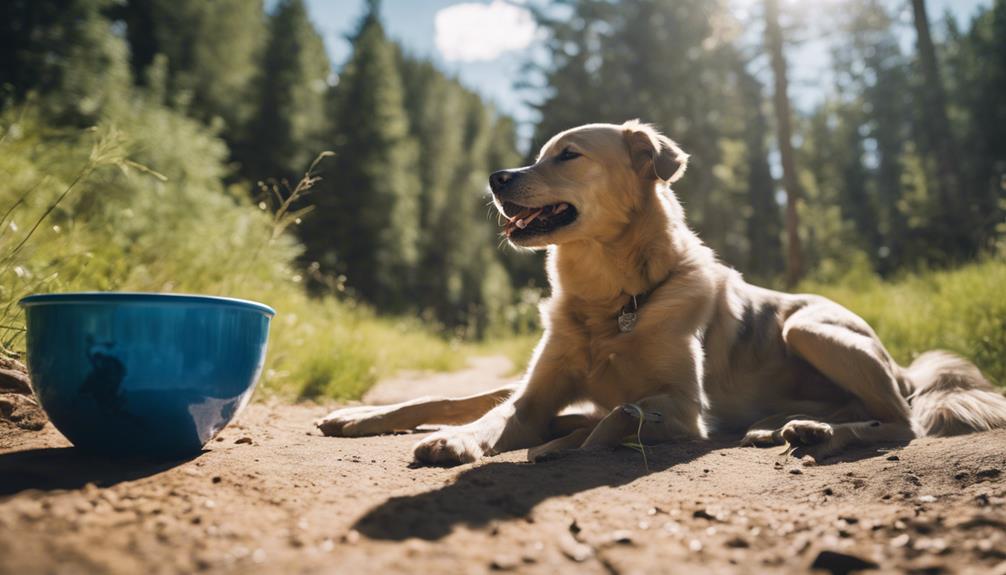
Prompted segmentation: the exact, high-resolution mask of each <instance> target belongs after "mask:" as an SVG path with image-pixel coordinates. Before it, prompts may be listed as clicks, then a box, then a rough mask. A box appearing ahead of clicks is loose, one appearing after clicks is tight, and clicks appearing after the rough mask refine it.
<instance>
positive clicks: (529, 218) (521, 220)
mask: <svg viewBox="0 0 1006 575" xmlns="http://www.w3.org/2000/svg"><path fill="white" fill-rule="evenodd" d="M568 207H569V205H568V204H566V203H561V204H558V205H548V206H545V207H542V208H524V209H523V210H522V211H521V212H520V213H518V214H517V215H515V216H513V217H511V218H509V219H508V220H507V222H506V224H504V225H503V233H505V234H506V236H507V237H510V234H512V233H513V230H514V228H518V229H522V230H523V229H524V228H526V227H527V226H528V225H529V224H530V223H531V222H533V221H535V220H536V219H537V218H538V217H539V216H544V217H545V218H548V217H549V216H551V215H552V214H558V213H561V212H564V211H566V208H568Z"/></svg>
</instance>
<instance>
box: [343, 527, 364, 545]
mask: <svg viewBox="0 0 1006 575" xmlns="http://www.w3.org/2000/svg"><path fill="white" fill-rule="evenodd" d="M342 542H343V543H346V544H348V545H356V544H357V543H359V542H360V532H359V531H357V530H356V529H350V530H349V531H347V532H346V534H345V535H343V536H342Z"/></svg>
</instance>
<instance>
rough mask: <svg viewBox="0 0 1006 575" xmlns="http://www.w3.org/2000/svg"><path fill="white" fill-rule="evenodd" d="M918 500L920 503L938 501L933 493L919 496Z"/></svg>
mask: <svg viewBox="0 0 1006 575" xmlns="http://www.w3.org/2000/svg"><path fill="white" fill-rule="evenodd" d="M918 502H919V503H935V502H936V497H935V496H933V495H920V496H919V497H918Z"/></svg>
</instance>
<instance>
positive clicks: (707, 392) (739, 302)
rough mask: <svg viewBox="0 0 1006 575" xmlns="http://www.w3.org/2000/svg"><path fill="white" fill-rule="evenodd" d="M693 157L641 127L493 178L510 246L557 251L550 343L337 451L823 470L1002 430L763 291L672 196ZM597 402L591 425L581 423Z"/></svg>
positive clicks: (941, 371) (877, 346) (587, 136)
mask: <svg viewBox="0 0 1006 575" xmlns="http://www.w3.org/2000/svg"><path fill="white" fill-rule="evenodd" d="M687 162H688V156H687V154H685V153H684V152H683V151H682V150H681V148H680V147H678V145H677V144H675V143H674V142H673V141H672V140H671V139H669V138H667V137H666V136H664V135H662V134H660V133H659V132H658V131H657V130H656V129H654V128H653V127H652V126H650V125H647V124H642V123H640V122H638V121H631V122H627V123H625V124H621V125H616V124H590V125H586V126H581V127H578V128H574V129H571V130H568V131H565V132H562V133H560V134H558V135H557V136H555V137H553V138H552V139H551V140H550V141H549V142H548V143H546V144H545V146H544V147H543V148H542V149H541V152H540V154H539V156H538V158H537V160H536V162H535V163H534V164H532V165H529V166H526V167H522V168H517V169H510V170H502V171H498V172H495V173H493V174H492V175H491V176H490V178H489V186H490V188H491V191H492V195H493V201H494V203H495V205H496V208H497V209H498V210H499V212H500V213H501V214H502V215H503V219H504V220H505V222H504V224H503V234H504V235H505V237H506V239H507V240H508V241H509V242H510V243H511V244H512V245H514V246H516V247H518V248H530V249H543V248H544V249H547V250H548V258H547V271H548V277H549V282H550V285H551V297H550V298H549V299H548V300H547V301H546V302H545V303H544V304H542V308H541V314H542V320H543V324H544V335H543V336H542V338H541V341H540V342H539V343H538V345H537V347H536V349H535V352H534V355H533V358H532V360H531V362H530V366H529V367H528V369H527V372H526V374H525V375H524V377H523V380H522V381H521V383H520V384H518V385H514V386H509V387H505V388H502V389H498V390H494V391H491V392H488V393H483V394H478V395H473V396H470V397H465V398H458V399H419V400H415V401H411V402H406V403H402V404H397V405H390V406H363V407H350V408H344V409H339V410H336V411H334V412H332V413H330V414H329V415H328V416H326V417H325V418H323V419H321V420H320V421H318V422H317V425H318V427H319V428H320V429H321V431H322V432H323V433H324V434H325V435H334V436H361V435H373V434H382V433H388V432H393V431H398V430H411V429H415V428H417V427H419V426H423V425H441V426H446V427H442V428H440V429H439V430H438V431H436V432H435V433H432V434H431V435H428V436H427V437H425V438H424V439H422V440H421V441H419V443H418V444H417V445H416V447H415V450H414V454H415V459H416V462H418V463H420V464H432V465H454V464H460V463H468V462H473V461H476V460H478V459H480V458H482V457H483V456H487V455H493V454H497V453H501V452H505V451H511V450H518V449H528V457H529V459H530V460H532V461H537V460H540V459H543V458H548V457H552V456H555V455H556V454H560V453H562V452H564V451H566V450H570V449H576V448H589V447H593V446H611V445H618V444H620V443H622V442H623V441H624V440H625V438H626V437H627V436H637V435H638V437H639V439H640V440H641V441H642V442H643V443H647V444H651V443H655V442H662V441H680V440H693V439H700V438H707V437H710V436H711V435H731V434H733V435H734V437H742V439H741V440H740V443H741V445H751V446H772V445H783V444H788V445H789V446H790V448H792V449H793V450H794V451H799V453H801V454H805V455H807V456H810V457H812V458H814V459H816V460H820V459H823V458H827V457H830V456H833V455H835V454H837V453H839V452H840V451H842V450H843V449H844V448H846V447H847V446H849V445H852V444H860V445H863V444H873V443H879V442H901V443H906V442H909V441H911V440H912V439H914V438H916V437H919V436H922V435H952V434H962V433H970V432H977V431H984V430H989V429H993V428H1002V427H1006V398H1004V397H1003V396H1002V395H1001V394H999V393H998V392H997V391H996V389H995V388H994V387H993V386H992V385H991V384H990V383H989V382H988V381H987V380H986V379H985V378H984V377H983V376H982V374H981V372H980V371H979V370H978V368H977V367H975V366H974V365H973V364H971V363H970V362H968V361H966V360H964V359H963V358H960V357H957V356H955V355H953V354H950V353H947V352H943V351H931V352H927V353H924V354H922V355H921V356H920V357H918V358H917V359H916V360H915V361H914V362H913V363H912V364H911V366H909V367H907V368H903V367H901V366H899V365H898V364H897V363H895V361H894V360H893V359H892V358H891V356H890V354H889V353H888V352H887V350H886V349H885V348H884V346H883V344H882V343H881V342H880V340H879V339H878V337H877V334H876V333H874V331H873V329H872V328H871V327H870V326H869V325H867V323H866V322H865V321H864V320H863V319H861V318H860V317H859V316H857V315H856V314H854V313H853V312H851V311H849V310H847V309H845V308H844V307H842V306H840V305H838V304H837V303H835V302H832V301H829V300H828V299H826V298H823V297H820V296H816V295H802V294H801V295H794V294H787V293H782V292H778V291H772V290H768V289H763V288H760V287H756V286H753V285H751V284H748V283H746V282H745V281H744V279H743V278H742V277H741V275H740V274H739V273H738V272H736V271H735V270H733V269H731V268H730V267H727V266H726V265H723V264H721V263H720V262H718V261H717V259H716V257H715V255H714V254H713V252H712V250H710V249H709V248H708V247H707V246H705V245H704V244H703V243H702V241H701V240H700V239H699V238H698V237H697V236H696V234H695V233H694V232H693V231H692V230H691V229H689V227H688V226H687V224H686V223H685V217H684V213H683V210H682V207H681V205H680V203H679V202H678V200H677V198H676V197H675V195H674V193H673V192H672V191H671V189H670V184H672V183H673V182H675V181H677V180H678V179H679V178H681V177H682V175H683V174H684V173H685V169H686V165H687ZM584 403H585V404H587V405H589V406H590V409H588V410H586V411H583V410H581V411H579V412H570V411H569V410H568V408H570V407H571V406H574V405H577V404H584Z"/></svg>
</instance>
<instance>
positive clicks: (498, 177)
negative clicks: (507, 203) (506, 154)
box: [489, 170, 513, 193]
mask: <svg viewBox="0 0 1006 575" xmlns="http://www.w3.org/2000/svg"><path fill="white" fill-rule="evenodd" d="M512 179H513V172H510V171H508V170H500V171H498V172H493V173H492V174H489V187H490V188H492V191H493V192H494V193H498V192H499V191H500V190H502V189H503V186H505V185H507V183H508V182H509V181H510V180H512Z"/></svg>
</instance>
